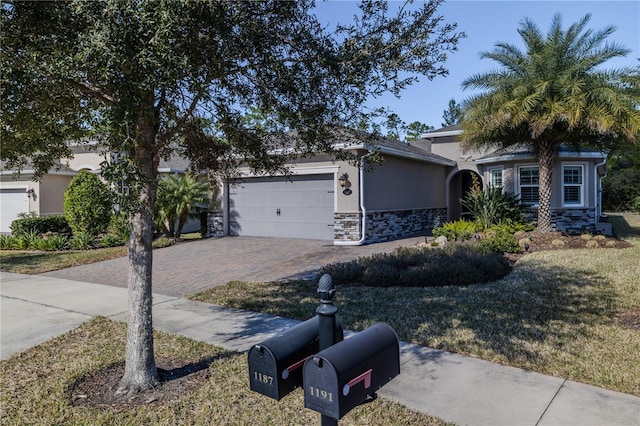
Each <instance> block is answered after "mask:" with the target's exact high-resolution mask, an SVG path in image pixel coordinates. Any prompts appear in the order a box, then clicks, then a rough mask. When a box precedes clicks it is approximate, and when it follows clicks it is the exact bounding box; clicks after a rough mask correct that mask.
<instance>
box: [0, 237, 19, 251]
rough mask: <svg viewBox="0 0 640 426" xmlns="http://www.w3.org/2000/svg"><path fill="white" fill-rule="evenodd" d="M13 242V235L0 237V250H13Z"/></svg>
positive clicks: (14, 238)
mask: <svg viewBox="0 0 640 426" xmlns="http://www.w3.org/2000/svg"><path fill="white" fill-rule="evenodd" d="M15 240H16V237H14V236H13V235H0V250H13V249H14V246H15Z"/></svg>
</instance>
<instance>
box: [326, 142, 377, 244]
mask: <svg viewBox="0 0 640 426" xmlns="http://www.w3.org/2000/svg"><path fill="white" fill-rule="evenodd" d="M370 155H371V153H370V152H369V153H367V154H364V155H363V156H362V157H360V173H359V174H360V211H361V212H362V228H361V229H362V231H361V233H360V239H359V240H358V241H348V240H339V241H334V242H333V245H334V246H361V245H362V244H364V241H365V239H366V238H367V208H366V207H365V205H364V159H365V158H367V157H368V156H370Z"/></svg>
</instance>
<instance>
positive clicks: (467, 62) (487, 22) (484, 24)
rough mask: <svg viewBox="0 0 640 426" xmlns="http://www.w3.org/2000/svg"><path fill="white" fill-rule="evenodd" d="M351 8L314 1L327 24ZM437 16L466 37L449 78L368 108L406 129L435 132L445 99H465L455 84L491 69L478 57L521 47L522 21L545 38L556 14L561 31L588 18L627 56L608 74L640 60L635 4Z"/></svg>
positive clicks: (475, 3) (449, 7) (577, 1)
mask: <svg viewBox="0 0 640 426" xmlns="http://www.w3.org/2000/svg"><path fill="white" fill-rule="evenodd" d="M416 3H417V4H420V3H422V2H416ZM390 4H391V6H392V7H393V5H397V6H399V5H401V4H402V3H401V2H399V1H392V2H390ZM356 5H357V3H356V2H355V1H349V0H330V1H327V2H321V1H318V2H317V10H318V13H317V15H318V18H319V19H321V20H326V21H328V22H333V23H335V22H348V21H350V20H351V18H352V16H353V14H354V13H355V12H357V11H358V9H357V7H356ZM438 12H439V14H440V15H442V16H443V17H444V20H445V22H449V23H451V22H456V23H457V24H458V30H459V31H463V32H465V33H466V34H467V38H465V39H462V40H461V41H460V43H459V44H458V51H457V52H454V53H452V54H451V55H450V56H449V59H448V60H447V63H446V64H445V67H446V68H447V69H448V70H449V75H448V76H447V77H438V78H436V79H434V80H432V81H429V80H427V79H426V78H424V79H423V80H422V81H421V82H420V83H419V84H415V85H413V86H411V87H410V88H409V89H407V90H406V91H405V92H404V93H402V95H401V99H397V98H395V97H394V96H393V95H389V96H385V97H383V98H380V99H375V100H372V101H371V103H370V104H369V106H370V107H388V108H390V109H391V110H393V111H394V112H396V113H397V114H398V115H399V116H400V118H401V119H402V120H404V121H405V122H406V123H410V122H413V121H420V122H422V123H425V124H429V125H431V126H434V127H436V128H438V127H440V124H441V123H442V121H443V119H442V114H443V111H444V110H445V109H447V105H448V103H449V99H451V98H454V99H455V100H456V101H457V102H460V101H462V100H463V99H464V98H466V97H467V96H469V94H470V92H468V91H462V89H461V87H460V83H461V82H462V81H463V80H464V79H465V78H467V77H469V76H471V75H473V74H476V73H479V72H484V71H489V70H491V69H495V68H496V66H497V63H495V62H494V61H492V60H489V59H482V60H481V59H480V52H482V51H490V50H492V49H493V46H494V44H495V43H497V42H509V43H513V44H516V45H518V46H521V47H522V43H521V39H520V35H519V34H518V33H517V29H518V28H519V26H520V22H521V21H522V19H523V18H525V17H527V18H530V19H531V20H533V21H534V22H535V23H536V24H537V25H538V27H539V28H540V29H541V31H542V32H543V33H546V32H547V30H548V29H549V26H550V25H551V20H552V18H553V16H554V15H555V14H556V13H560V14H561V16H562V21H563V28H565V29H566V28H567V27H568V26H569V25H571V24H573V23H575V22H577V21H578V20H579V19H580V18H582V17H583V16H584V15H585V14H587V13H590V14H591V20H590V21H589V24H588V27H589V28H591V29H594V30H600V29H602V28H604V27H607V26H609V25H613V26H615V27H616V31H615V32H614V33H613V34H612V35H611V36H610V37H609V38H608V39H607V40H609V41H615V42H618V43H621V44H623V45H624V46H625V47H626V48H627V49H630V50H631V52H630V53H629V55H627V56H626V57H625V58H623V59H618V60H615V61H614V60H612V61H609V62H607V63H606V65H607V68H617V67H623V66H636V65H637V64H638V58H640V0H625V1H588V0H573V1H551V0H537V1H520V0H509V1H505V0H493V1H484V0H449V1H447V2H445V3H443V4H442V5H441V6H440V8H439V9H438Z"/></svg>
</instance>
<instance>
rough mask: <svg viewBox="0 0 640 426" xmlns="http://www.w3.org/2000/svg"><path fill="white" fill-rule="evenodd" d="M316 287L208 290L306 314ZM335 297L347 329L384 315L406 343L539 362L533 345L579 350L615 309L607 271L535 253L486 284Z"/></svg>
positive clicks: (341, 290) (271, 309)
mask: <svg viewBox="0 0 640 426" xmlns="http://www.w3.org/2000/svg"><path fill="white" fill-rule="evenodd" d="M256 286H258V289H257V290H256ZM316 286H317V284H316V283H315V282H309V281H306V282H305V281H292V282H284V283H265V284H255V283H243V282H232V283H229V284H228V285H227V286H223V287H219V288H217V289H214V290H215V292H216V293H218V294H217V297H220V299H219V300H218V301H217V302H214V303H220V304H225V305H227V306H233V307H236V308H240V309H246V310H250V311H254V312H263V313H268V314H272V315H280V316H284V317H286V318H295V319H298V320H304V319H308V318H310V317H312V316H314V315H315V309H316V308H317V306H318V299H317V293H316ZM203 300H206V299H203ZM334 302H335V305H336V306H337V307H338V308H339V312H338V314H339V315H340V317H341V320H342V324H343V327H344V328H345V330H354V331H360V330H363V329H365V328H366V327H368V326H370V325H372V324H374V323H376V322H380V321H381V322H386V323H387V324H389V325H390V326H391V327H392V328H393V329H394V330H395V331H396V332H397V334H398V336H399V338H400V339H401V340H403V341H406V342H411V343H416V344H419V345H422V346H428V347H433V348H438V349H444V350H448V351H453V352H460V353H469V354H472V355H475V356H481V355H482V354H483V353H486V352H487V351H490V352H494V353H497V354H500V356H502V357H504V358H505V359H506V360H508V361H509V362H514V363H515V364H519V365H521V364H523V363H531V362H533V363H534V364H538V363H543V362H544V357H545V356H547V355H548V354H545V353H541V352H540V351H539V347H538V345H539V344H545V345H551V346H554V345H555V346H557V347H561V346H563V345H566V346H567V348H568V349H567V350H569V351H574V352H575V351H577V350H579V349H576V348H578V347H579V344H578V343H576V342H580V341H583V340H589V339H594V338H595V337H594V336H592V335H590V331H589V327H588V325H593V324H598V323H604V322H610V317H611V315H613V313H614V312H615V294H614V292H613V290H612V288H611V287H610V285H609V283H608V281H607V278H606V277H605V276H603V275H600V274H598V273H597V272H596V271H594V270H590V269H578V268H575V267H571V268H567V267H563V266H554V265H549V264H548V263H545V262H544V261H542V260H535V259H533V258H529V259H528V260H527V261H525V262H519V263H518V264H517V265H516V269H515V270H514V271H513V272H512V273H511V274H510V275H508V276H507V277H506V278H505V279H502V280H499V281H497V282H493V283H489V284H482V285H472V286H463V287H455V286H448V287H426V288H415V287H402V288H399V287H388V288H374V287H340V286H339V287H338V288H337V292H336V296H335V297H334ZM255 321H257V322H260V321H264V319H261V318H256V319H255ZM264 325H265V324H264V323H262V326H264ZM585 325H587V326H585ZM255 327H260V324H259V323H254V321H248V322H247V323H246V324H245V326H244V330H242V331H239V332H238V334H239V335H240V334H242V333H244V332H250V331H251V330H255ZM429 360H430V358H429V357H427V358H425V362H428V361H429Z"/></svg>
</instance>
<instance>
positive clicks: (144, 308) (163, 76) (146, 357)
mask: <svg viewBox="0 0 640 426" xmlns="http://www.w3.org/2000/svg"><path fill="white" fill-rule="evenodd" d="M440 3H441V0H430V1H427V2H424V3H423V4H422V5H421V6H420V7H409V5H408V4H400V5H394V10H390V9H389V3H387V2H386V1H374V0H364V1H362V3H361V4H360V12H359V14H358V15H357V16H355V17H353V19H352V20H351V21H350V22H348V23H345V24H341V25H338V26H336V27H335V28H331V29H329V28H328V27H326V26H325V25H323V23H321V22H319V21H318V19H317V18H316V16H315V15H314V14H313V5H314V3H313V2H312V1H308V0H303V1H295V2H294V1H287V2H282V1H273V0H272V1H237V2H233V1H213V0H203V1H163V0H148V1H135V0H125V1H116V0H110V1H102V2H95V1H79V0H78V1H65V2H31V1H24V2H23V1H9V2H3V7H2V9H1V11H0V12H1V14H0V24H1V25H2V35H1V37H2V38H1V43H0V55H1V57H2V65H1V67H2V69H1V81H0V83H1V86H2V100H3V102H2V109H1V111H0V132H1V136H2V143H3V149H2V152H1V154H0V156H1V159H2V160H3V161H5V162H6V167H10V168H20V167H24V166H25V165H26V164H28V163H31V168H34V169H35V170H36V172H37V173H36V175H38V174H39V175H42V174H43V173H46V171H47V170H48V169H49V168H50V167H52V166H54V165H55V164H56V163H57V161H59V159H60V158H62V157H66V156H69V155H70V154H71V153H70V151H69V148H68V145H67V141H68V140H70V139H74V140H84V139H83V138H89V137H90V138H94V139H97V138H100V139H101V140H102V142H103V144H105V145H106V146H107V147H108V148H109V149H110V151H111V152H112V153H113V154H117V159H116V160H115V161H112V162H110V163H109V164H108V165H106V169H105V172H106V173H105V176H107V177H109V178H110V179H112V180H114V181H115V180H117V181H120V182H124V183H125V184H126V185H125V186H126V187H127V188H128V194H129V200H130V201H131V200H135V201H136V202H135V203H132V207H131V210H130V212H131V213H130V218H131V219H130V220H131V234H130V238H129V244H128V248H129V250H128V253H129V266H130V274H129V283H128V286H129V320H128V328H127V330H128V331H127V333H128V335H127V353H126V366H125V373H124V377H123V379H122V381H121V384H120V386H119V389H118V392H119V393H130V392H135V391H137V390H139V389H142V388H145V387H149V386H153V385H154V384H156V383H157V382H158V375H157V371H156V369H155V363H154V355H153V336H152V319H151V270H152V252H151V239H152V230H153V214H152V212H153V207H154V204H155V201H156V191H157V178H158V175H157V173H158V172H157V166H158V164H159V161H160V159H161V158H163V157H168V156H169V155H170V154H171V153H173V152H178V153H180V154H182V155H184V156H186V157H188V158H190V159H192V160H193V161H192V165H193V166H194V167H195V168H201V169H209V170H210V171H213V172H220V171H222V172H224V171H228V170H232V169H233V168H234V167H235V166H236V165H238V164H246V165H248V166H249V167H251V168H252V169H253V170H254V171H259V172H266V173H274V172H277V171H281V170H282V168H283V166H284V164H285V163H286V161H287V160H288V158H287V157H286V156H275V155H272V154H273V153H274V152H277V149H278V148H282V147H283V146H284V145H286V147H287V148H292V147H293V148H295V152H296V155H304V154H310V153H312V152H317V151H330V150H331V146H329V143H328V142H327V138H326V137H324V130H323V129H325V127H324V126H325V125H327V124H331V125H349V124H352V123H357V122H361V121H362V119H363V115H364V114H363V113H362V111H363V110H362V108H361V107H362V105H363V104H364V103H365V101H366V100H367V99H368V98H369V97H370V96H378V95H381V94H383V93H385V92H391V93H394V94H396V95H399V94H400V93H401V91H402V90H403V89H404V88H406V87H408V86H409V85H411V84H412V83H413V82H415V81H416V79H417V78H418V77H425V78H429V79H432V78H435V77H437V76H442V75H445V74H446V73H447V70H446V69H445V68H444V61H445V60H446V57H447V53H448V52H450V51H453V50H455V48H456V44H457V41H458V39H459V37H460V36H461V34H459V33H456V27H455V24H447V23H445V22H444V21H443V19H442V17H441V16H439V15H437V13H436V11H437V8H438V6H439V5H440ZM396 6H398V7H397V9H396ZM251 108H253V109H255V110H257V111H260V113H261V114H262V115H263V116H264V117H267V119H268V120H270V124H271V125H270V126H250V125H248V124H247V121H246V120H245V119H244V118H243V116H244V114H245V112H246V111H247V110H249V109H251ZM267 128H268V129H269V130H270V131H271V132H273V131H292V130H295V132H296V134H297V137H296V138H295V139H294V140H286V138H282V137H268V133H267V132H266V131H265V129H267ZM281 152H290V151H287V150H281Z"/></svg>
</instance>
